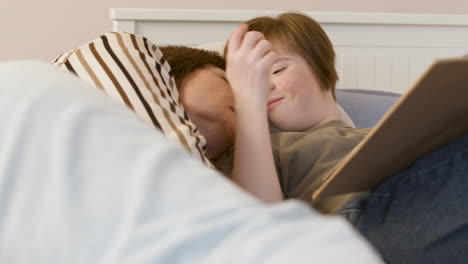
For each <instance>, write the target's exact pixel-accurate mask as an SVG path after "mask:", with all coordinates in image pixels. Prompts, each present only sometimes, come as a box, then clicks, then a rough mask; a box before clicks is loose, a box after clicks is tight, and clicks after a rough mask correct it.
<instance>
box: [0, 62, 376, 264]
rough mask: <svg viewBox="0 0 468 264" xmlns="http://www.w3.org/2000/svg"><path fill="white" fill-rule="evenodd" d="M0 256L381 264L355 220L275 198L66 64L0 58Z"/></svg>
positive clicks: (12, 259) (16, 259) (1, 259)
mask: <svg viewBox="0 0 468 264" xmlns="http://www.w3.org/2000/svg"><path fill="white" fill-rule="evenodd" d="M0 83H1V85H0V126H1V127H0V263H5V264H6V263H67V264H70V263H132V264H133V263H379V259H378V257H376V255H375V254H374V252H373V250H372V249H371V247H369V245H368V244H367V243H366V241H364V240H363V239H362V238H361V237H360V236H359V235H358V234H357V233H356V232H355V231H353V229H352V228H351V226H350V225H348V224H347V222H345V220H343V219H341V218H339V217H325V216H322V215H319V214H318V213H316V212H314V211H312V210H311V209H309V208H308V207H307V206H306V205H305V204H302V203H300V202H296V201H289V202H284V203H281V204H277V205H272V206H267V205H265V204H262V203H260V202H259V201H257V200H255V199H254V198H252V197H251V196H249V195H247V194H245V193H244V192H242V191H241V190H240V189H239V188H237V187H236V186H234V185H233V184H231V183H230V182H228V181H227V180H226V179H224V178H223V177H222V176H220V175H219V174H217V173H216V172H215V171H212V170H210V169H207V168H205V167H204V166H203V165H202V164H201V163H200V162H199V161H196V160H194V159H193V158H192V157H190V156H189V155H188V154H187V153H186V152H185V151H184V150H183V149H182V148H181V147H179V146H175V145H173V144H172V143H170V142H168V141H166V140H165V139H164V138H163V136H162V135H161V134H160V133H159V132H158V131H156V130H155V129H154V128H152V127H148V126H147V125H146V124H145V123H144V122H142V121H141V120H139V119H138V118H137V117H136V116H135V115H134V114H133V112H131V111H130V110H128V109H126V108H124V107H122V106H121V105H119V104H116V103H113V101H111V100H109V98H107V97H106V96H105V95H104V94H101V93H99V91H98V90H96V89H95V88H92V87H88V86H86V85H85V84H84V83H82V82H81V81H80V80H78V79H76V78H74V77H73V76H71V75H70V74H68V73H65V72H61V71H59V70H56V69H52V68H50V67H49V66H47V65H43V64H40V63H32V62H21V63H18V62H17V63H3V64H0Z"/></svg>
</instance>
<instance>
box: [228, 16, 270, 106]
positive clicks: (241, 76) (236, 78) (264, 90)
mask: <svg viewBox="0 0 468 264" xmlns="http://www.w3.org/2000/svg"><path fill="white" fill-rule="evenodd" d="M247 30H248V27H247V25H245V24H243V25H240V26H239V27H237V28H236V29H235V30H234V31H233V33H232V34H231V37H230V38H229V42H228V49H227V54H226V63H227V64H226V76H227V78H228V81H229V84H230V85H231V87H232V89H233V92H234V96H235V100H236V108H237V110H241V111H242V110H247V111H249V110H254V109H262V110H263V109H265V111H266V104H267V100H268V93H269V90H270V86H271V84H270V76H271V68H272V66H273V64H274V62H275V61H276V60H277V54H276V53H275V52H274V51H273V47H272V45H271V43H270V42H269V41H268V40H266V39H265V37H264V36H263V34H262V33H260V32H257V31H249V32H248V31H247Z"/></svg>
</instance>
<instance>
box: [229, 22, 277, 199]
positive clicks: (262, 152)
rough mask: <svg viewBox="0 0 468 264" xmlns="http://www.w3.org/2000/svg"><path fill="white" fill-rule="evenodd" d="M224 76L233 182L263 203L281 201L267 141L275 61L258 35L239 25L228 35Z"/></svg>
mask: <svg viewBox="0 0 468 264" xmlns="http://www.w3.org/2000/svg"><path fill="white" fill-rule="evenodd" d="M226 57H227V67H226V74H227V78H228V80H229V83H230V85H231V86H232V89H233V92H234V96H235V107H236V114H237V130H236V145H235V152H234V168H233V175H232V177H233V180H234V182H236V183H237V184H238V185H240V186H241V187H242V188H244V189H245V190H247V191H248V192H250V193H251V194H253V195H255V196H257V197H258V198H260V199H261V200H263V201H266V202H276V201H280V200H282V198H283V195H282V192H281V187H280V184H279V180H278V177H277V173H276V169H275V165H274V161H273V153H272V148H271V142H270V135H269V127H268V119H267V107H266V106H267V100H268V93H269V89H270V86H271V84H270V74H271V67H272V65H273V63H274V62H275V61H276V59H277V55H276V53H275V52H274V51H273V49H272V46H271V44H270V43H269V42H268V41H267V40H266V39H265V38H264V36H263V34H261V33H260V32H253V31H251V32H247V25H241V26H239V27H238V28H236V29H235V30H234V32H233V33H232V35H231V37H230V39H229V43H228V51H227V55H226Z"/></svg>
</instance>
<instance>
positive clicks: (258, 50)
mask: <svg viewBox="0 0 468 264" xmlns="http://www.w3.org/2000/svg"><path fill="white" fill-rule="evenodd" d="M270 51H273V45H271V43H270V41H268V40H266V39H262V40H260V41H258V43H257V45H255V48H254V52H255V54H256V55H255V56H256V57H257V58H258V59H260V58H262V57H263V56H265V55H266V54H267V53H268V52H270Z"/></svg>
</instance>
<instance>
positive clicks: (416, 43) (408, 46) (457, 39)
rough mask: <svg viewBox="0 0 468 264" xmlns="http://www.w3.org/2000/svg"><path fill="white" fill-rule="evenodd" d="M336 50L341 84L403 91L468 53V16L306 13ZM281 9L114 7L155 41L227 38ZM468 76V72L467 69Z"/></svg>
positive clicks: (133, 29) (124, 21)
mask: <svg viewBox="0 0 468 264" xmlns="http://www.w3.org/2000/svg"><path fill="white" fill-rule="evenodd" d="M303 12H304V13H306V14H308V15H310V16H311V17H313V18H314V19H315V20H317V21H318V22H319V23H320V24H321V25H322V27H323V28H324V30H325V31H326V32H327V34H328V35H329V37H330V39H331V41H332V42H333V45H334V47H335V51H336V54H337V61H336V67H337V69H338V72H339V76H340V81H339V83H338V86H337V88H345V89H370V90H382V91H392V92H397V93H403V92H404V91H405V90H407V89H408V88H409V87H410V86H411V84H412V83H413V82H414V81H415V80H416V79H417V78H418V76H420V75H421V73H423V71H424V70H425V69H426V68H427V67H428V66H429V65H430V64H431V63H432V61H433V60H434V59H437V58H447V57H455V56H462V55H468V15H422V14H378V13H338V12H307V11H303ZM279 13H281V12H280V11H247V10H180V9H128V8H113V9H111V13H110V16H111V19H112V20H113V31H120V32H130V33H136V34H139V35H143V36H146V37H148V38H149V39H151V40H152V41H154V42H155V43H156V44H159V45H165V44H177V45H198V44H206V43H211V42H219V41H225V40H226V39H227V38H228V36H229V34H230V33H231V31H232V29H233V28H234V27H235V26H236V25H238V24H239V23H241V22H242V21H245V20H247V19H250V18H253V17H256V16H261V15H273V16H274V15H278V14H279ZM467 74H468V73H467Z"/></svg>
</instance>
